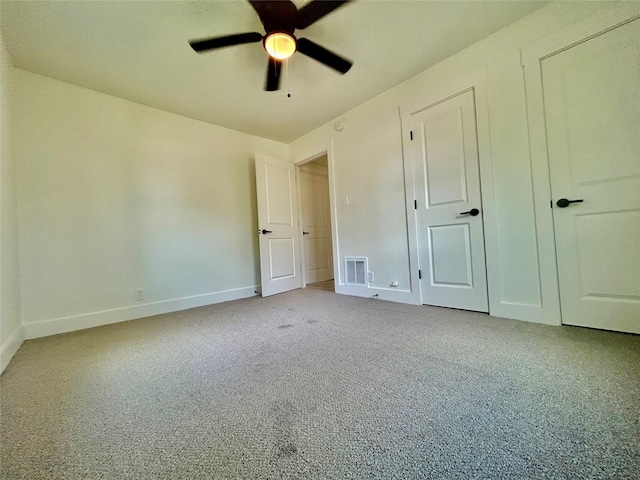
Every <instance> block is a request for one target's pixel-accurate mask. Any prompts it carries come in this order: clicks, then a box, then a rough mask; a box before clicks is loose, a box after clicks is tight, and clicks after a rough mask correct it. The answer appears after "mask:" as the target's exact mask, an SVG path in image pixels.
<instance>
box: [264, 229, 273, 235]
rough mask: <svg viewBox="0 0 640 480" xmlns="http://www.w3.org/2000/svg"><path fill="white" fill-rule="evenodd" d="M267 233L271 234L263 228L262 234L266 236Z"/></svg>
mask: <svg viewBox="0 0 640 480" xmlns="http://www.w3.org/2000/svg"><path fill="white" fill-rule="evenodd" d="M267 233H273V232H272V231H271V230H265V229H264V228H263V229H262V234H263V235H266V234H267Z"/></svg>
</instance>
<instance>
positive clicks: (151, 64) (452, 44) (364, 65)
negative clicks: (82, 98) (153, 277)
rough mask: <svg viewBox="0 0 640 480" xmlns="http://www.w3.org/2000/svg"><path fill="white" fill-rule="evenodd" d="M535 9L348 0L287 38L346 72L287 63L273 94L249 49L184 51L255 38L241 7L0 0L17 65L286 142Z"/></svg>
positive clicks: (256, 49)
mask: <svg viewBox="0 0 640 480" xmlns="http://www.w3.org/2000/svg"><path fill="white" fill-rule="evenodd" d="M295 3H296V4H297V5H298V6H299V7H300V6H302V5H304V4H305V3H306V2H300V1H297V2H295ZM545 4H546V2H530V1H496V2H494V1H492V2H489V1H472V2H466V1H403V0H399V1H398V0H396V1H378V0H375V1H372V0H360V1H356V2H353V3H350V4H348V5H346V6H344V7H342V8H339V9H338V10H336V11H335V12H334V13H332V14H330V15H329V16H327V17H325V18H323V19H321V20H320V21H319V22H317V23H316V24H314V25H312V26H311V27H309V28H307V29H306V30H303V31H297V32H296V35H297V36H299V37H307V38H309V39H311V40H313V41H315V42H316V43H319V44H321V45H323V46H325V47H326V48H328V49H330V50H333V51H335V52H337V53H339V54H341V55H343V56H345V57H347V58H349V59H351V60H353V61H354V66H353V67H352V69H351V70H350V71H349V72H348V73H347V74H346V75H344V76H341V75H339V74H337V73H335V72H334V71H333V70H330V69H329V68H327V67H325V66H323V65H322V64H320V63H317V62H315V61H314V60H312V59H310V58H308V57H305V56H303V55H301V54H296V55H294V56H293V57H292V58H291V59H290V60H289V66H288V76H285V77H284V78H283V82H282V87H283V88H282V90H280V91H278V92H265V91H263V85H264V79H265V71H266V65H267V57H266V53H265V52H264V50H263V49H262V45H261V44H260V43H254V44H246V45H240V46H235V47H230V48H226V49H222V50H217V51H215V52H211V53H205V54H197V53H195V52H194V51H193V50H192V49H191V48H190V47H189V45H188V43H187V41H188V40H189V39H194V38H202V37H208V36H216V35H226V34H232V33H239V32H250V31H257V32H261V33H263V29H262V25H261V23H260V20H259V19H258V17H257V15H256V14H255V12H254V10H253V9H252V8H251V6H250V5H249V4H248V3H247V2H245V1H243V0H237V1H169V2H160V1H141V2H137V1H79V2H74V1H68V2H56V1H47V2H45V1H37V2H33V1H6V0H3V1H2V2H1V4H0V8H1V11H0V13H1V20H2V24H1V25H2V35H3V37H4V40H5V43H6V45H7V48H8V50H9V53H10V55H11V58H12V61H13V63H14V65H15V66H16V67H19V68H22V69H25V70H28V71H31V72H34V73H38V74H41V75H46V76H48V77H52V78H56V79H59V80H63V81H65V82H69V83H72V84H75V85H79V86H82V87H86V88H90V89H92V90H96V91H98V92H103V93H107V94H111V95H115V96H118V97H121V98H125V99H128V100H131V101H134V102H138V103H142V104H144V105H149V106H152V107H156V108H159V109H162V110H167V111H169V112H174V113H177V114H180V115H184V116H186V117H191V118H195V119H198V120H202V121H205V122H209V123H214V124H217V125H221V126H224V127H228V128H232V129H235V130H240V131H243V132H247V133H251V134H254V135H258V136H261V137H266V138H271V139H274V140H278V141H282V142H290V141H292V140H294V139H296V138H298V137H300V136H301V135H303V134H305V133H307V132H309V131H311V130H313V129H314V128H316V127H318V126H320V125H322V124H324V123H326V122H328V121H330V120H331V119H333V118H335V117H336V116H339V115H340V114H342V113H344V112H345V111H347V110H349V109H351V108H353V107H355V106H356V105H358V104H360V103H362V102H364V101H366V100H368V99H369V98H372V97H374V96H375V95H377V94H379V93H382V92H383V91H385V90H387V89H389V88H390V87H392V86H394V85H396V84H398V83H400V82H402V81H403V80H406V79H407V78H409V77H411V76H413V75H415V74H417V73H419V72H421V71H423V70H425V69H427V68H428V67H430V66H432V65H434V64H435V63H437V62H439V61H440V60H443V59H444V58H446V57H448V56H450V55H452V54H453V53H455V52H458V51H460V50H462V49H464V48H465V47H467V46H468V45H471V44H472V43H474V42H476V41H478V40H480V39H482V38H484V37H486V36H488V35H490V34H491V33H493V32H495V31H497V30H499V29H501V28H502V27H504V26H506V25H508V24H510V23H513V22H514V21H516V20H518V19H519V18H521V17H523V16H525V15H527V14H529V13H531V12H532V11H534V10H536V9H538V8H540V7H542V6H544V5H545ZM287 86H288V88H289V91H290V92H291V98H287V96H286V93H287Z"/></svg>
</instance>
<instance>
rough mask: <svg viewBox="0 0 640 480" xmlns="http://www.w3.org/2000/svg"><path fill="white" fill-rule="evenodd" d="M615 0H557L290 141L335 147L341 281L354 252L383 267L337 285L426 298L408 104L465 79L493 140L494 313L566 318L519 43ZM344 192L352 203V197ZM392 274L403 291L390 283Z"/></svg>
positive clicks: (490, 246)
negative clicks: (367, 282) (406, 125)
mask: <svg viewBox="0 0 640 480" xmlns="http://www.w3.org/2000/svg"><path fill="white" fill-rule="evenodd" d="M607 5H608V4H607V3H592V2H577V3H554V4H551V5H549V6H547V7H545V8H543V9H541V10H540V11H537V12H535V13H533V14H532V15H530V16H528V17H525V18H524V19H522V20H521V21H519V22H517V23H515V24H513V25H511V26H509V27H507V28H505V29H503V30H501V31H500V32H498V33H496V34H494V35H492V36H490V37H488V38H486V39H484V40H482V41H480V42H478V43H476V44H474V45H472V46H471V47H469V48H467V49H466V50H463V51H462V52H460V53H458V54H456V55H454V56H452V57H450V58H448V59H447V60H445V61H443V62H441V63H440V64H438V65H436V66H434V67H433V68H430V69H428V70H426V71H425V72H423V73H421V74H419V75H417V76H415V77H413V78H412V79H410V80H408V81H406V82H404V83H402V84H400V85H398V86H396V87H394V88H392V89H390V90H388V91H386V92H384V93H383V94H381V95H379V96H378V97H376V98H374V99H372V100H370V101H368V102H366V103H364V104H362V105H360V106H358V107H356V108H355V109H353V110H350V111H349V112H346V113H345V114H343V115H341V116H340V117H338V118H339V119H340V120H342V121H344V122H345V123H346V128H345V129H344V130H343V131H341V132H338V131H336V130H335V129H334V123H335V120H334V121H331V122H329V123H327V124H325V125H324V126H322V127H320V128H318V129H316V130H314V131H313V132H311V133H309V134H307V135H305V136H303V137H302V138H300V139H298V140H296V141H295V142H293V143H292V144H291V145H290V153H291V157H290V160H291V161H292V162H299V161H301V160H302V159H304V158H308V157H311V156H313V155H314V154H315V153H317V152H320V151H323V150H329V163H330V170H333V178H334V184H335V185H334V186H335V195H334V199H333V200H334V208H335V217H336V227H337V243H338V257H337V260H338V265H339V268H340V270H341V277H340V283H343V282H344V279H343V272H342V270H343V258H344V256H345V255H363V256H366V257H368V258H369V269H370V270H372V271H374V273H375V280H376V281H375V282H374V283H373V285H371V287H370V288H369V289H359V290H357V291H354V290H353V289H349V288H348V287H345V286H344V285H343V286H340V285H337V287H336V288H337V291H339V292H343V293H352V294H359V295H363V296H371V295H372V294H374V293H378V294H379V298H385V299H389V300H395V301H408V302H413V303H418V302H419V299H420V297H419V292H418V290H419V289H418V286H417V275H416V271H417V268H418V266H417V265H413V266H412V267H411V269H409V260H410V258H411V256H410V252H411V245H412V244H415V243H416V241H415V237H414V236H412V235H414V233H413V232H412V228H413V230H415V225H414V224H412V222H413V221H414V220H413V213H412V211H411V210H408V209H407V207H406V203H405V182H404V179H403V175H404V172H403V143H402V142H403V140H402V135H403V132H402V126H401V121H400V114H399V108H402V109H404V108H407V107H408V106H417V105H421V106H426V105H428V104H429V103H430V102H431V101H434V100H438V99H441V98H445V97H446V95H450V94H454V93H456V88H462V87H463V86H465V85H467V86H475V87H479V88H477V90H476V94H477V95H478V96H479V97H480V98H478V104H479V105H480V107H481V108H479V111H478V124H479V129H480V130H481V132H480V134H481V135H482V133H483V132H485V134H486V137H487V140H488V142H487V148H488V156H487V157H486V158H485V159H484V160H483V159H481V165H480V167H481V170H482V179H483V201H484V204H483V209H484V222H485V236H486V253H487V276H488V281H489V297H490V310H491V314H492V315H496V316H502V317H507V318H514V319H521V320H529V321H538V322H546V323H558V319H559V306H558V300H557V290H555V292H552V293H551V294H545V295H546V298H543V292H542V289H541V278H544V276H545V274H546V273H548V272H544V271H543V270H544V269H545V268H548V265H550V264H551V265H553V263H554V262H555V259H554V258H549V255H550V254H549V252H548V251H543V252H541V251H539V241H540V239H539V238H538V236H537V229H536V209H545V208H546V209H548V208H549V198H534V191H533V185H532V176H531V159H530V154H529V143H528V125H527V111H526V104H525V100H526V99H525V93H524V80H523V70H522V66H521V60H520V50H521V49H523V48H526V47H527V46H528V45H531V44H533V43H534V42H536V41H538V40H539V39H541V38H543V37H544V36H546V35H548V34H550V33H553V32H556V31H558V30H560V29H562V28H564V27H565V26H566V25H569V24H571V23H573V22H577V21H580V20H582V19H584V18H586V17H587V16H589V15H593V14H595V13H596V12H597V11H598V10H599V9H601V8H603V7H606V6H607ZM478 79H480V80H478ZM456 85H457V86H459V87H457V86H456ZM458 91H460V90H458ZM439 95H440V97H439ZM483 105H484V108H482V106H483ZM336 120H337V119H336ZM405 133H406V132H405ZM412 185H413V184H412V182H409V183H408V184H407V187H408V188H409V189H412V188H413V187H412ZM345 196H348V197H349V203H350V205H349V206H344V205H343V197H345ZM408 198H413V197H412V194H410V195H409V197H408ZM551 255H553V252H551ZM543 256H546V257H543ZM413 258H415V255H414V256H413ZM551 273H553V272H551ZM393 280H396V281H398V282H399V287H398V289H397V290H391V289H388V285H389V283H390V282H391V281H393Z"/></svg>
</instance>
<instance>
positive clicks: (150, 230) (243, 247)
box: [13, 69, 288, 338]
mask: <svg viewBox="0 0 640 480" xmlns="http://www.w3.org/2000/svg"><path fill="white" fill-rule="evenodd" d="M15 80H16V81H15V87H16V88H15V102H16V105H18V106H19V108H16V109H15V111H14V118H13V127H14V134H15V135H14V137H15V142H14V149H15V156H16V158H18V159H19V162H18V172H17V179H18V180H17V182H18V192H19V195H18V220H19V231H20V271H21V279H22V282H21V293H22V321H23V324H24V326H25V334H26V337H27V338H31V337H36V336H42V335H48V334H53V333H59V332H63V331H68V330H74V329H79V328H86V327H90V326H94V325H99V324H104V323H109V322H114V321H121V320H127V319H132V318H139V317H143V316H146V315H151V314H155V313H162V312H167V311H173V310H179V309H183V308H189V307H193V306H199V305H204V304H210V303H214V302H218V301H224V300H229V299H233V298H242V297H246V296H250V295H253V294H254V290H255V289H256V285H258V284H259V274H258V272H259V270H258V250H257V237H256V235H255V230H256V225H257V223H256V222H257V220H256V200H255V179H254V177H255V173H254V165H253V156H254V153H256V152H261V153H265V154H268V155H272V156H276V157H281V158H286V157H287V155H288V147H287V146H286V145H284V144H280V143H277V142H273V141H270V140H265V139H261V138H258V137H254V136H251V135H247V134H244V133H240V132H237V131H233V130H228V129H225V128H221V127H217V126H214V125H210V124H206V123H203V122H199V121H196V120H192V119H188V118H185V117H180V116H177V115H174V114H171V113H167V112H163V111H160V110H156V109H153V108H149V107H146V106H142V105H139V104H135V103H132V102H129V101H126V100H122V99H119V98H116V97H112V96H108V95H104V94H100V93H96V92H94V91H91V90H87V89H84V88H79V87H76V86H73V85H70V84H67V83H63V82H60V81H56V80H52V79H50V78H46V77H42V76H39V75H34V74H32V73H29V72H26V71H23V70H19V69H16V71H15ZM137 288H143V289H144V295H145V298H144V300H143V301H138V302H136V301H135V298H134V290H135V289H137Z"/></svg>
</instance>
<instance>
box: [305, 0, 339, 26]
mask: <svg viewBox="0 0 640 480" xmlns="http://www.w3.org/2000/svg"><path fill="white" fill-rule="evenodd" d="M349 1H350V0H332V1H326V0H312V1H311V2H309V3H307V4H306V5H305V6H304V7H302V8H301V9H300V10H298V20H297V22H296V28H299V29H303V28H307V27H308V26H309V25H311V24H313V23H315V22H317V21H318V20H320V19H321V18H322V17H324V16H325V15H328V14H330V13H331V12H333V11H334V10H335V9H336V8H340V7H341V6H343V5H344V4H345V3H349Z"/></svg>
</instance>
